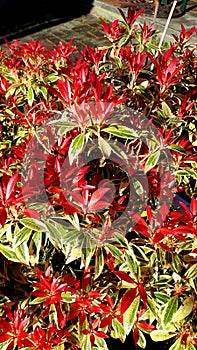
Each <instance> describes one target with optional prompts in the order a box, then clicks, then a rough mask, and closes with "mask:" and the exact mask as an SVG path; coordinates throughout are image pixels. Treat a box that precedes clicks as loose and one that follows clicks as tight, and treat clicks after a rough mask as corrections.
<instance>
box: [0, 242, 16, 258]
mask: <svg viewBox="0 0 197 350" xmlns="http://www.w3.org/2000/svg"><path fill="white" fill-rule="evenodd" d="M0 252H1V253H2V254H3V255H4V256H5V257H6V258H7V259H8V260H11V261H14V262H20V260H19V259H18V258H17V255H16V253H15V251H13V249H12V248H11V247H9V246H7V245H3V244H1V243H0Z"/></svg>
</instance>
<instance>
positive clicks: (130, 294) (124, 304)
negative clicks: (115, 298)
mask: <svg viewBox="0 0 197 350" xmlns="http://www.w3.org/2000/svg"><path fill="white" fill-rule="evenodd" d="M136 290H137V288H132V289H129V290H128V291H127V292H126V293H125V294H124V295H123V297H122V299H121V302H120V313H121V315H123V314H124V313H125V311H126V310H127V309H128V308H129V306H130V305H131V303H132V302H133V300H134V299H135V297H136Z"/></svg>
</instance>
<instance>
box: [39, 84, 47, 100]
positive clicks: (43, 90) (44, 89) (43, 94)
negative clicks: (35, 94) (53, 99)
mask: <svg viewBox="0 0 197 350" xmlns="http://www.w3.org/2000/svg"><path fill="white" fill-rule="evenodd" d="M40 91H41V93H42V96H43V97H44V98H45V100H47V93H48V90H47V89H46V88H45V86H41V88H40Z"/></svg>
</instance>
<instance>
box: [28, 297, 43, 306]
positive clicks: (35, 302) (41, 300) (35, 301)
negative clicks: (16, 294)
mask: <svg viewBox="0 0 197 350" xmlns="http://www.w3.org/2000/svg"><path fill="white" fill-rule="evenodd" d="M45 299H46V298H45V297H42V298H35V299H33V300H32V301H30V305H36V304H41V303H42V302H43V301H45Z"/></svg>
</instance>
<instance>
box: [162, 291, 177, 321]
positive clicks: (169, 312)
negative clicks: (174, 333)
mask: <svg viewBox="0 0 197 350" xmlns="http://www.w3.org/2000/svg"><path fill="white" fill-rule="evenodd" d="M177 308H178V296H177V295H175V296H173V297H172V298H170V300H169V301H168V302H167V303H166V305H165V307H164V309H163V311H162V315H161V320H162V323H163V325H164V326H166V325H167V324H168V323H170V322H171V321H172V318H173V316H174V314H175V312H176V311H177Z"/></svg>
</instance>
